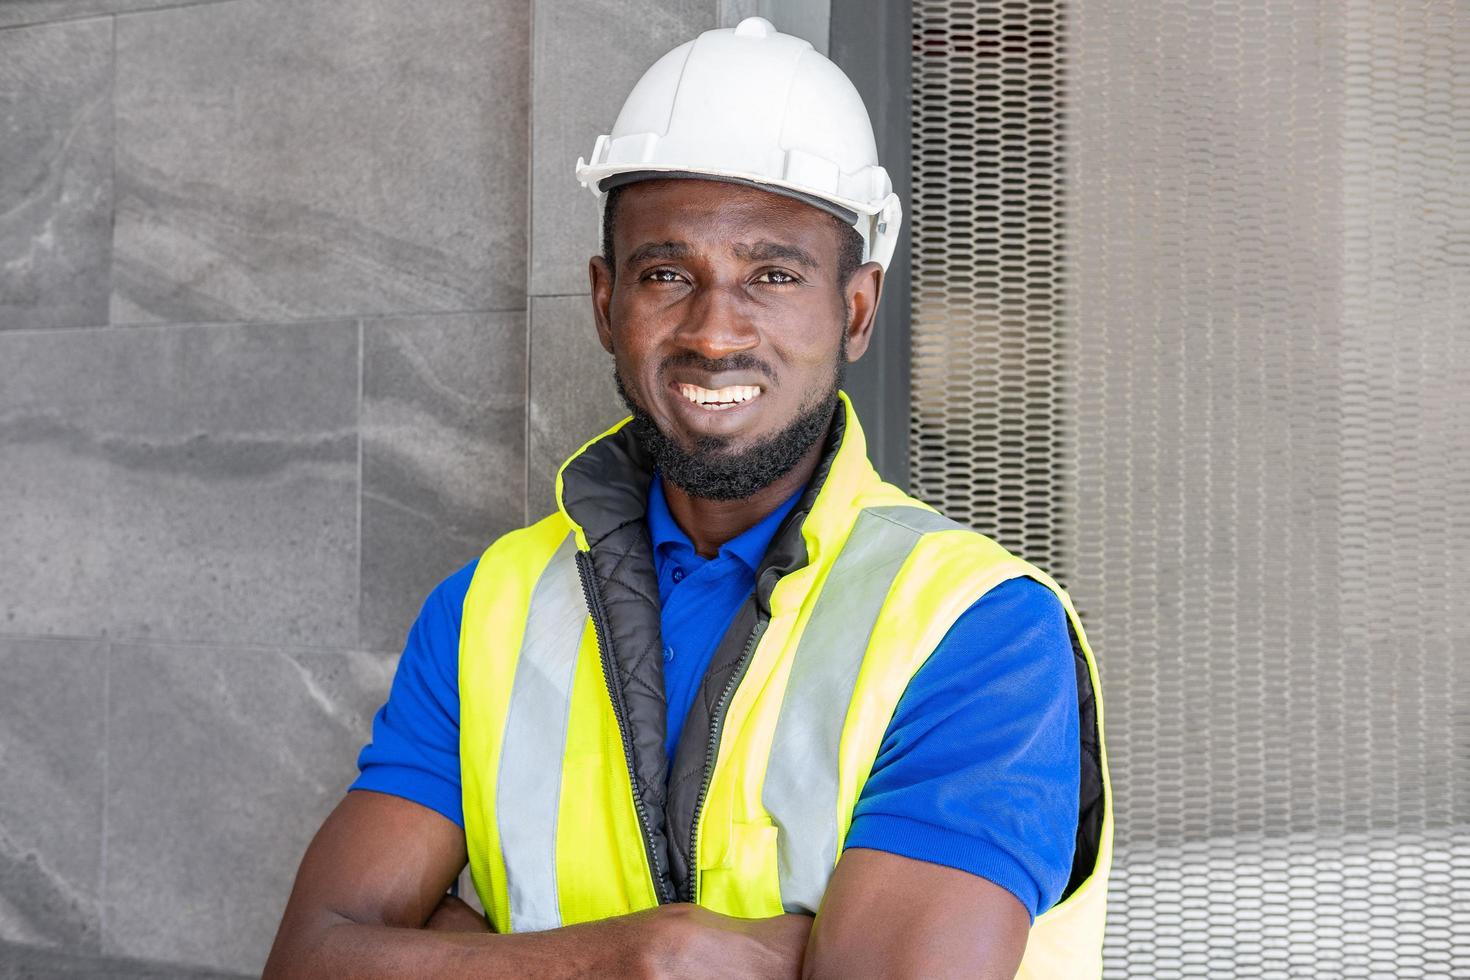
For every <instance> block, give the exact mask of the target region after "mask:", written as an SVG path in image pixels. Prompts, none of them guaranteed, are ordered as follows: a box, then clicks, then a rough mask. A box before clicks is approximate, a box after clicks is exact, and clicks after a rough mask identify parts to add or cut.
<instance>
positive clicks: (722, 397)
mask: <svg viewBox="0 0 1470 980" xmlns="http://www.w3.org/2000/svg"><path fill="white" fill-rule="evenodd" d="M675 387H676V388H678V390H679V394H680V395H682V396H684V398H685V399H686V400H687V401H689V402H691V403H693V404H695V405H698V406H699V407H700V408H702V409H704V410H705V411H707V412H721V411H725V410H726V409H731V408H735V407H737V406H740V405H744V404H746V403H747V402H751V401H754V400H755V399H757V398H759V397H760V394H761V391H762V389H761V387H760V386H759V385H727V386H726V387H724V388H701V387H700V386H699V385H691V384H682V383H681V384H678V385H675Z"/></svg>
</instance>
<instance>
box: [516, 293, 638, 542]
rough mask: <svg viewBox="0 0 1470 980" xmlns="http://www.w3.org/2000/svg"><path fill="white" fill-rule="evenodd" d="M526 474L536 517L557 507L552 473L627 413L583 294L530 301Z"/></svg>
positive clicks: (530, 510)
mask: <svg viewBox="0 0 1470 980" xmlns="http://www.w3.org/2000/svg"><path fill="white" fill-rule="evenodd" d="M530 336H531V391H530V397H529V411H530V413H531V418H530V433H531V443H530V447H529V451H530V478H529V486H528V487H527V488H526V489H527V500H528V504H527V508H528V514H529V519H530V520H536V519H537V518H539V517H542V516H543V515H545V514H548V513H550V512H551V511H552V510H554V509H555V508H556V493H555V482H556V471H557V469H558V468H559V467H560V466H561V464H562V463H563V462H564V461H565V460H566V458H567V457H568V456H570V455H571V454H572V453H573V452H575V451H576V450H577V447H578V446H581V445H582V444H583V443H584V442H586V441H587V440H588V439H591V438H592V437H593V436H595V435H597V434H598V433H599V432H601V431H603V430H604V429H606V428H607V427H608V426H610V425H612V424H613V423H614V422H616V421H617V420H618V419H620V418H622V417H624V416H625V415H627V414H628V412H627V409H626V408H625V407H624V406H623V401H622V399H621V398H619V397H618V393H617V386H616V385H615V383H614V381H613V360H612V356H611V355H609V354H608V353H607V352H606V351H605V350H603V349H602V345H601V344H599V343H598V342H597V331H596V328H595V327H594V326H593V321H592V301H591V299H589V298H588V297H587V296H548V297H533V298H532V300H531V331H530Z"/></svg>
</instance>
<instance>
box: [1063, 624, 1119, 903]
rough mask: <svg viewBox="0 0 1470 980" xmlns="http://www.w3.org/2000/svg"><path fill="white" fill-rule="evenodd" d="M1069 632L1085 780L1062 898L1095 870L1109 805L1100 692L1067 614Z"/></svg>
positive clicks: (1079, 798) (1080, 796)
mask: <svg viewBox="0 0 1470 980" xmlns="http://www.w3.org/2000/svg"><path fill="white" fill-rule="evenodd" d="M1067 635H1068V636H1069V637H1071V640H1072V663H1073V666H1074V667H1075V668H1076V671H1077V715H1078V722H1079V731H1080V733H1081V736H1082V746H1081V748H1082V783H1081V786H1080V788H1079V791H1078V799H1077V849H1076V851H1075V852H1074V853H1073V856H1072V874H1071V876H1070V877H1069V878H1068V879H1067V887H1066V888H1065V889H1064V890H1063V891H1062V895H1061V898H1059V899H1057V901H1058V902H1061V901H1062V900H1064V899H1066V898H1067V896H1069V895H1071V894H1072V893H1073V892H1075V891H1076V890H1077V889H1078V888H1079V887H1080V886H1081V885H1082V883H1083V882H1084V881H1086V880H1087V879H1088V878H1089V877H1090V876H1091V875H1092V872H1093V868H1094V866H1096V864H1097V851H1098V845H1099V843H1100V841H1101V840H1102V825H1103V809H1104V806H1105V805H1106V802H1107V801H1106V800H1105V799H1104V792H1103V779H1102V740H1101V737H1100V736H1099V733H1098V727H1097V696H1096V694H1095V692H1094V691H1093V689H1092V672H1091V671H1090V670H1088V669H1087V654H1085V653H1083V652H1082V643H1081V642H1080V641H1079V640H1078V639H1077V631H1076V629H1074V628H1073V626H1072V617H1070V616H1068V617H1067Z"/></svg>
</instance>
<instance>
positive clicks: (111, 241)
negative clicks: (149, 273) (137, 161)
mask: <svg viewBox="0 0 1470 980" xmlns="http://www.w3.org/2000/svg"><path fill="white" fill-rule="evenodd" d="M108 21H109V22H110V23H109V25H108V26H109V27H110V28H111V30H112V70H111V77H110V78H109V80H108V86H107V88H108V101H109V102H110V103H111V109H112V131H111V132H110V133H108V134H107V149H108V152H109V154H110V156H111V160H110V161H109V162H110V163H111V164H112V166H111V167H110V168H109V170H110V173H111V178H110V179H111V181H112V186H111V187H109V188H108V189H107V272H106V280H105V281H106V284H107V297H106V300H107V322H108V324H111V323H112V267H113V257H114V256H115V255H116V247H117V15H116V14H114V15H113V16H111V17H109V18H108Z"/></svg>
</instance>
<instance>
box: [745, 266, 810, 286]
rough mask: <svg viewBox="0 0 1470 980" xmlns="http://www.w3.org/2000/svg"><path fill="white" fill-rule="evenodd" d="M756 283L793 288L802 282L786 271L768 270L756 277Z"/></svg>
mask: <svg viewBox="0 0 1470 980" xmlns="http://www.w3.org/2000/svg"><path fill="white" fill-rule="evenodd" d="M755 281H756V282H764V283H769V284H770V285H772V286H791V285H795V284H796V283H799V282H801V280H800V279H798V278H797V277H796V276H794V275H792V274H791V273H789V272H787V271H786V270H785V269H767V270H766V271H765V272H762V273H761V274H760V275H758V276H756V280H755Z"/></svg>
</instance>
